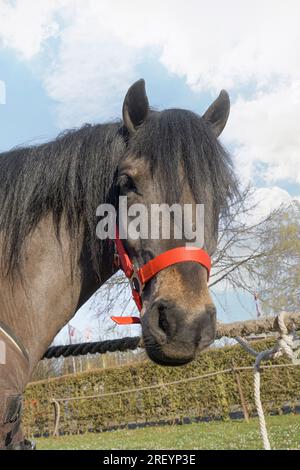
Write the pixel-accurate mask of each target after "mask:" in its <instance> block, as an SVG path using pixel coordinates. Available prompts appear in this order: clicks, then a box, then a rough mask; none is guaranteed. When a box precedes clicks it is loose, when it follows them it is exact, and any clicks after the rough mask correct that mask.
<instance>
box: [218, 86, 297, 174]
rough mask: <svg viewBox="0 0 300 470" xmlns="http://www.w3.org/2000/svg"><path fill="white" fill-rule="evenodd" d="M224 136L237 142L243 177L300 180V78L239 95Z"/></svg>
mask: <svg viewBox="0 0 300 470" xmlns="http://www.w3.org/2000/svg"><path fill="white" fill-rule="evenodd" d="M224 137H225V141H226V142H227V143H228V142H229V143H232V144H234V145H235V157H236V162H237V166H238V168H239V169H240V174H241V176H242V178H243V179H244V180H247V179H249V177H250V176H251V175H252V176H257V174H258V173H259V176H260V177H263V178H264V179H265V180H266V181H267V182H269V183H274V182H278V181H282V180H290V181H295V182H297V183H300V79H299V80H295V81H294V82H293V83H291V84H288V85H286V84H284V85H281V86H278V87H274V88H273V89H271V90H270V91H268V92H260V93H258V94H257V95H256V96H255V97H254V98H253V99H250V100H246V99H245V98H242V97H240V98H239V99H238V100H237V101H236V103H235V104H234V105H233V106H232V110H231V118H230V120H229V123H228V127H227V128H226V130H225V132H224Z"/></svg>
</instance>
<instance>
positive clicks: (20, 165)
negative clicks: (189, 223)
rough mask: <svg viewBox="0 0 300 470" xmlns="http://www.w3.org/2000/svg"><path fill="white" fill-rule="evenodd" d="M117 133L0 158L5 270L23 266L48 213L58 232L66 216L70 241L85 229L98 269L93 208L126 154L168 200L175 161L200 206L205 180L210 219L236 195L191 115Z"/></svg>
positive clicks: (161, 115)
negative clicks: (143, 164) (145, 166)
mask: <svg viewBox="0 0 300 470" xmlns="http://www.w3.org/2000/svg"><path fill="white" fill-rule="evenodd" d="M120 130H122V123H121V122H115V123H110V124H103V125H94V126H92V125H85V126H84V127H82V128H81V129H79V130H75V131H74V130H71V131H67V132H65V133H63V134H61V135H59V136H58V137H57V138H56V139H55V140H54V141H52V142H49V143H46V144H43V145H39V146H32V147H27V148H17V149H14V150H11V151H9V152H4V153H2V154H0V232H1V235H2V236H3V248H2V257H1V264H2V269H3V270H4V272H6V273H8V274H9V273H13V272H14V271H15V270H16V269H18V268H19V267H20V264H21V250H22V246H23V243H24V240H25V239H26V237H27V235H28V234H29V233H30V232H31V231H32V230H33V229H34V228H35V227H36V226H37V224H38V223H39V221H40V220H41V219H42V218H43V217H44V216H45V215H47V214H52V215H53V222H54V225H55V228H56V231H57V234H58V235H59V227H60V223H61V220H62V215H63V214H65V216H66V222H67V229H68V232H69V235H70V238H71V240H75V241H76V239H77V238H78V233H79V230H80V228H81V226H82V223H84V224H85V225H84V226H85V233H86V237H87V243H88V247H89V251H90V253H91V257H92V259H93V261H94V268H95V269H96V271H97V272H99V267H98V266H97V265H96V264H97V262H96V261H95V260H96V259H98V256H97V253H98V250H99V241H97V239H96V222H97V221H96V208H97V206H98V205H99V204H101V203H103V202H110V200H109V199H110V194H111V189H112V187H113V182H114V175H115V171H116V168H117V165H118V162H119V160H120V158H122V155H124V154H125V153H126V151H129V152H135V153H136V154H142V155H144V156H145V158H146V159H148V161H149V162H150V166H151V169H152V172H153V174H157V176H158V177H159V178H160V182H161V185H162V186H165V188H166V194H167V195H168V199H169V201H170V202H174V201H175V200H176V199H177V198H178V194H177V190H178V187H179V185H178V168H179V165H180V163H181V164H182V167H183V170H184V173H185V174H186V177H187V178H188V181H189V184H190V188H191V190H192V192H193V194H194V196H195V199H196V201H197V202H203V201H201V197H203V187H204V183H205V185H206V188H207V187H208V188H209V190H210V194H211V197H213V200H214V207H215V215H214V214H213V216H217V215H218V213H219V210H220V209H225V208H226V205H227V201H228V199H229V198H231V197H232V196H233V195H235V194H237V184H236V179H235V177H234V174H233V171H232V164H231V159H230V157H229V156H228V155H227V153H226V152H225V151H224V149H223V148H222V146H221V145H220V144H219V143H218V142H217V140H216V139H215V138H214V136H213V134H212V131H211V130H210V128H209V126H208V125H207V123H205V122H204V120H202V119H201V118H199V116H197V115H196V114H194V113H192V112H189V111H184V110H178V109H172V110H166V111H162V112H153V111H151V112H150V114H149V117H148V118H147V120H146V122H145V123H144V124H143V125H142V126H141V127H140V129H139V130H138V132H137V133H136V136H135V137H134V138H132V139H130V140H129V143H128V145H127V146H126V139H124V135H122V132H120ZM201 188H202V190H201ZM169 201H162V202H169Z"/></svg>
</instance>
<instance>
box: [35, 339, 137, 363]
mask: <svg viewBox="0 0 300 470" xmlns="http://www.w3.org/2000/svg"><path fill="white" fill-rule="evenodd" d="M140 346H141V338H140V337H139V336H133V337H132V338H131V337H126V338H120V339H112V340H106V341H98V342H94V343H80V344H68V345H66V346H51V347H50V348H49V349H47V351H46V352H45V354H44V356H43V358H42V359H51V358H53V357H55V358H57V357H60V356H63V357H69V356H84V355H85V354H96V353H99V354H105V353H107V352H115V351H128V350H133V349H137V348H138V347H140Z"/></svg>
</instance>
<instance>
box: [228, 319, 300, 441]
mask: <svg viewBox="0 0 300 470" xmlns="http://www.w3.org/2000/svg"><path fill="white" fill-rule="evenodd" d="M285 318H286V313H285V312H281V313H279V315H277V317H276V319H275V322H274V327H275V329H276V330H277V331H278V338H277V340H276V343H275V345H274V346H273V348H271V349H267V350H265V351H261V352H258V351H255V349H253V348H252V347H251V346H250V345H249V343H248V342H247V341H246V340H245V339H243V338H241V337H239V336H238V337H236V340H237V341H238V343H239V344H240V345H241V346H242V347H243V348H244V349H245V351H247V352H248V353H249V354H251V355H252V356H254V357H255V363H254V400H255V406H256V411H257V415H258V419H259V429H260V435H261V438H262V441H263V446H264V449H265V450H270V449H271V446H270V441H269V436H268V431H267V426H266V421H265V416H264V411H263V407H262V403H261V397H260V363H261V362H262V361H268V360H270V359H277V358H279V357H281V356H284V355H285V356H287V357H288V358H289V359H290V360H291V361H292V362H293V364H299V363H300V360H299V358H298V356H299V353H300V340H299V338H298V337H297V335H296V334H295V328H293V329H292V331H291V332H289V331H288V329H287V327H286V324H285Z"/></svg>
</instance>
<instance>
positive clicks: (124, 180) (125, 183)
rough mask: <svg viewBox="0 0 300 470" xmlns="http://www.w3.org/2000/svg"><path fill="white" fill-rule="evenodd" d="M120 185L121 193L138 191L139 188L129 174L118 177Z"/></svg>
mask: <svg viewBox="0 0 300 470" xmlns="http://www.w3.org/2000/svg"><path fill="white" fill-rule="evenodd" d="M118 186H119V189H120V193H121V194H128V193H132V192H133V193H136V192H137V188H136V185H135V183H134V181H133V179H132V178H131V177H130V176H128V175H121V176H119V178H118Z"/></svg>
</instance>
